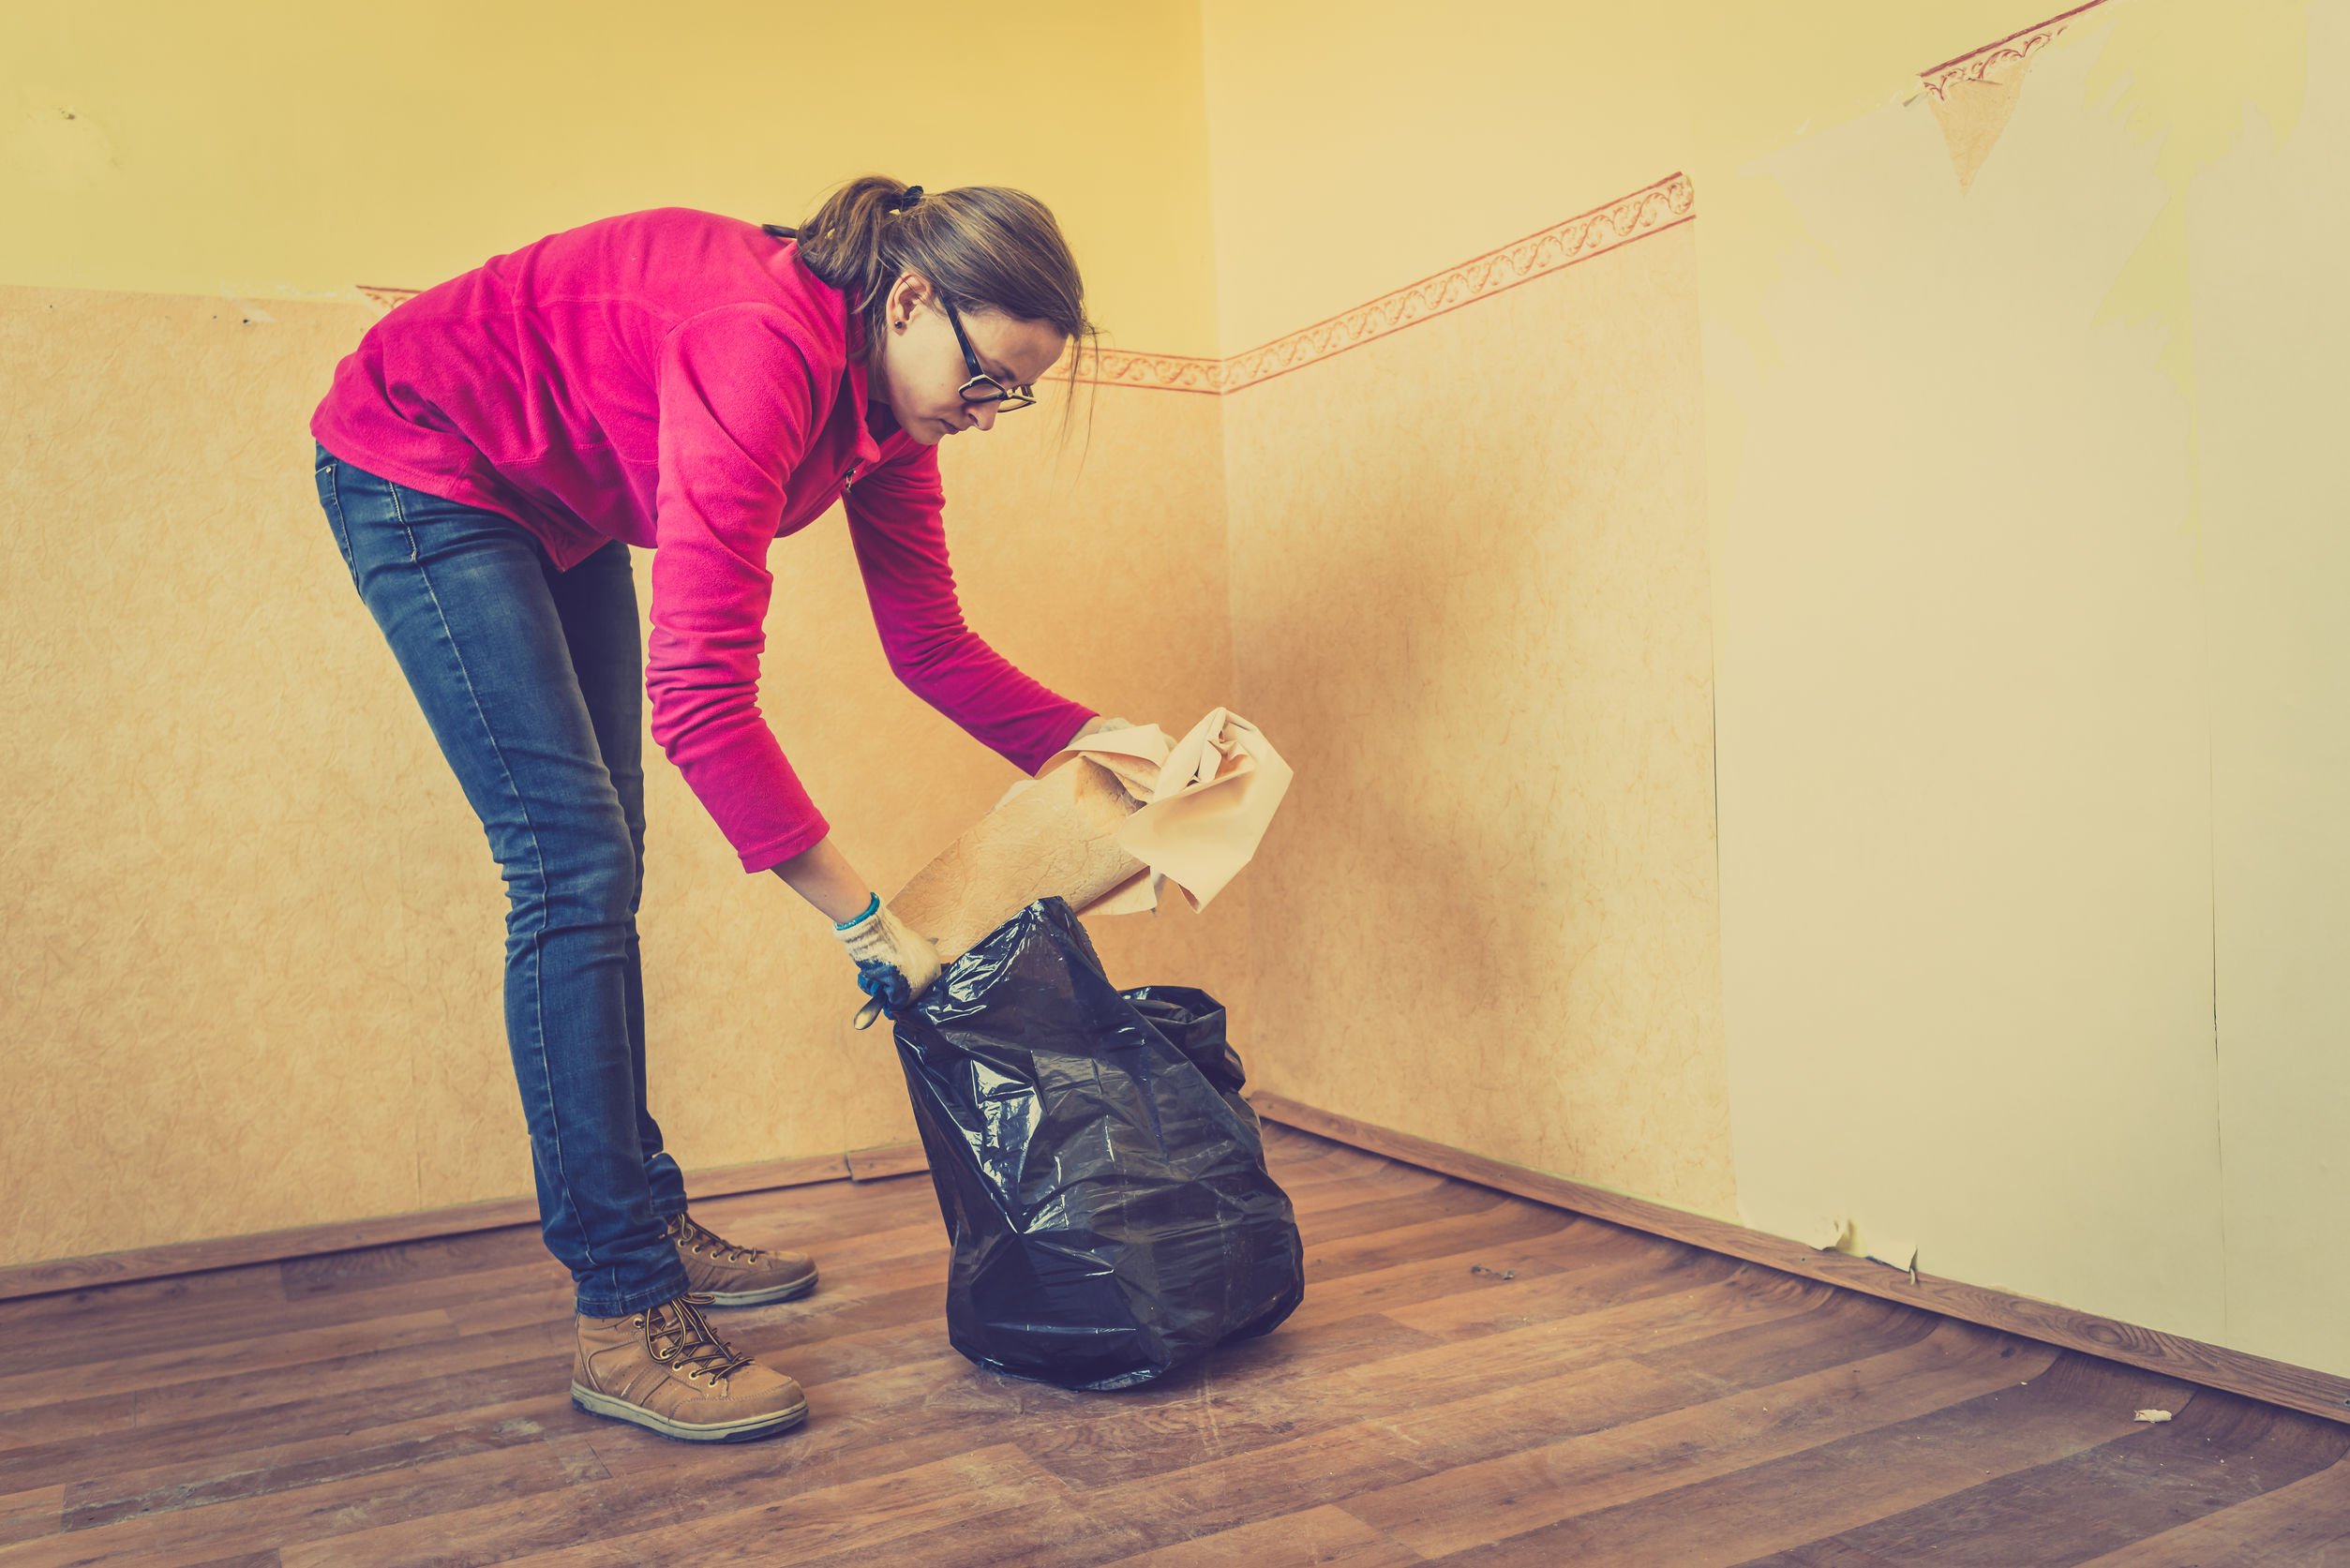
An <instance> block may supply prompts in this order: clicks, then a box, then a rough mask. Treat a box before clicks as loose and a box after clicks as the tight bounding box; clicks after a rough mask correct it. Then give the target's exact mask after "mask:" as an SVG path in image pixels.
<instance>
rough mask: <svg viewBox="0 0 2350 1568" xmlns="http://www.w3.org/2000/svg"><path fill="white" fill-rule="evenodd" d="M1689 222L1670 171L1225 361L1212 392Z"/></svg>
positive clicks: (1689, 199)
mask: <svg viewBox="0 0 2350 1568" xmlns="http://www.w3.org/2000/svg"><path fill="white" fill-rule="evenodd" d="M1696 216H1697V189H1696V187H1694V186H1692V185H1691V184H1690V183H1689V176H1688V175H1686V174H1684V173H1679V172H1674V173H1671V174H1668V175H1666V176H1665V177H1664V178H1663V179H1661V180H1659V181H1657V182H1656V183H1655V184H1654V185H1653V186H1650V187H1647V188H1646V189H1644V190H1636V191H1634V192H1633V193H1632V194H1631V195H1629V196H1619V197H1617V198H1616V199H1615V200H1614V201H1612V202H1608V203H1607V204H1605V205H1604V206H1598V207H1594V208H1593V209H1592V210H1591V211H1589V212H1587V213H1579V214H1578V215H1577V216H1575V217H1570V218H1568V219H1566V220H1565V221H1564V222H1563V223H1554V224H1552V225H1551V226H1550V227H1549V228H1548V229H1543V230H1539V231H1536V232H1534V233H1532V234H1529V235H1527V236H1526V237H1525V238H1524V239H1522V240H1513V241H1512V242H1510V243H1509V244H1508V245H1505V246H1501V247H1500V248H1499V249H1496V250H1489V251H1487V252H1486V253H1485V254H1484V255H1482V256H1478V257H1474V258H1473V259H1472V260H1470V261H1463V262H1461V263H1460V264H1459V266H1456V267H1449V268H1447V269H1445V270H1444V271H1443V272H1440V273H1438V274H1436V275H1435V276H1432V277H1424V278H1422V279H1420V280H1419V281H1418V282H1417V283H1412V284H1407V285H1406V286H1404V287H1403V288H1400V289H1398V290H1395V291H1393V292H1390V293H1385V294H1382V295H1380V296H1379V297H1378V298H1377V299H1375V300H1372V301H1371V302H1370V304H1368V305H1358V306H1355V308H1354V309H1352V310H1347V311H1342V312H1340V314H1338V315H1336V316H1333V317H1331V318H1329V319H1328V320H1327V321H1316V322H1315V323H1314V324H1313V325H1311V326H1310V327H1306V328H1303V329H1301V330H1300V331H1297V332H1293V333H1290V334H1288V335H1287V336H1281V337H1277V338H1275V339H1273V341H1272V342H1270V343H1267V344H1265V345H1264V346H1262V347H1260V348H1255V349H1249V350H1246V351H1242V352H1240V353H1237V354H1235V355H1233V356H1232V357H1231V358H1229V359H1227V360H1225V361H1224V362H1223V366H1222V375H1221V378H1220V386H1219V390H1220V391H1223V392H1238V391H1240V390H1241V389H1242V388H1244V387H1250V386H1255V385H1257V384H1258V383H1260V382H1263V381H1271V380H1272V379H1273V378H1274V377H1276V376H1285V375H1287V374H1288V373H1289V372H1290V371H1292V370H1296V369H1301V368H1303V367H1304V366H1308V365H1311V364H1313V363H1314V362H1315V361H1316V360H1323V359H1328V358H1329V357H1330V356H1331V355H1333V354H1340V353H1344V352H1345V351H1347V350H1349V349H1354V348H1359V347H1361V346H1362V345H1363V344H1365V343H1369V342H1370V341H1372V340H1373V339H1375V338H1380V337H1385V336H1387V335H1388V334H1390V333H1396V332H1401V331H1402V330H1403V329H1404V328H1405V327H1408V326H1416V325H1418V324H1419V323H1420V322H1422V321H1428V320H1429V319H1430V318H1432V317H1436V316H1442V315H1444V313H1445V312H1447V311H1452V310H1458V309H1459V308H1460V307H1461V306H1464V305H1473V304H1474V303H1475V302H1476V301H1478V300H1481V299H1489V298H1490V297H1491V296H1493V295H1495V294H1498V293H1500V292H1502V291H1504V290H1505V289H1514V288H1516V287H1517V286H1518V285H1519V284H1520V283H1527V282H1531V281H1533V280H1534V278H1537V277H1541V276H1544V275H1546V274H1549V273H1554V272H1559V271H1562V270H1564V269H1565V268H1567V267H1571V266H1574V265H1575V264H1576V263H1577V262H1579V261H1590V260H1591V259H1592V258H1593V257H1594V256H1600V255H1604V254H1606V253H1607V252H1608V251H1610V250H1615V249H1619V248H1621V247H1622V246H1627V245H1630V244H1631V243H1632V242H1633V241H1634V240H1639V239H1646V238H1647V237H1648V236H1649V235H1651V234H1655V233H1661V232H1663V231H1665V230H1667V229H1671V228H1675V227H1677V226H1679V225H1681V224H1684V223H1686V222H1688V221H1689V220H1690V219H1691V218H1693V217H1696Z"/></svg>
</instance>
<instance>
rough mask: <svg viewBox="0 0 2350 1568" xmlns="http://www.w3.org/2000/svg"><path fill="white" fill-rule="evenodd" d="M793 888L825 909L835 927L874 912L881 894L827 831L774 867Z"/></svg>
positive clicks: (827, 917) (777, 873)
mask: <svg viewBox="0 0 2350 1568" xmlns="http://www.w3.org/2000/svg"><path fill="white" fill-rule="evenodd" d="M771 869H772V870H773V872H774V873H775V874H776V875H777V876H779V877H781V878H783V880H784V881H785V882H786V883H788V884H789V885H790V887H791V889H792V891H794V892H796V893H798V894H799V895H800V896H801V898H803V899H806V900H807V901H808V902H809V903H812V904H814V905H816V908H818V909H819V910H822V911H823V913H824V918H826V919H828V920H831V922H832V923H833V924H834V925H835V926H839V925H841V924H843V923H847V924H850V925H854V924H855V923H856V922H857V921H858V920H859V919H860V918H862V917H863V916H865V915H867V914H869V913H871V912H872V904H873V901H874V900H875V899H876V897H878V896H879V895H878V894H876V892H875V891H874V889H873V884H872V883H870V882H867V881H866V880H865V879H864V878H863V877H862V876H861V875H859V874H858V873H857V868H856V867H855V866H852V865H850V864H849V863H848V857H847V856H846V855H844V854H842V853H841V852H840V849H839V847H838V846H837V845H835V844H833V843H832V837H831V834H829V833H828V834H826V835H825V836H824V837H823V838H822V839H820V840H818V841H817V842H816V844H814V845H813V846H811V847H810V848H807V849H804V850H802V851H801V852H800V853H799V854H797V855H795V856H793V857H792V858H791V859H788V860H786V861H784V862H783V863H781V864H780V865H777V866H774V867H772V868H771Z"/></svg>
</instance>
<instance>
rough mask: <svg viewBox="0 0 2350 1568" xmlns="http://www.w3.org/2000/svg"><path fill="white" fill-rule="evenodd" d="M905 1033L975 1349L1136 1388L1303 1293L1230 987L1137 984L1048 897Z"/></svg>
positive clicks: (904, 1059) (1092, 1382)
mask: <svg viewBox="0 0 2350 1568" xmlns="http://www.w3.org/2000/svg"><path fill="white" fill-rule="evenodd" d="M896 1035H897V1046H898V1060H899V1064H900V1065H901V1066H902V1067H904V1068H905V1069H906V1087H907V1089H908V1090H910V1091H911V1092H912V1095H913V1098H914V1119H915V1121H916V1123H917V1124H918V1125H919V1126H920V1127H921V1135H922V1147H923V1149H924V1151H925V1152H927V1154H928V1155H929V1157H930V1176H931V1182H932V1184H933V1185H934V1186H935V1187H936V1188H937V1192H938V1206H939V1209H940V1210H941V1212H942V1213H943V1214H944V1216H945V1218H946V1221H947V1234H948V1236H949V1237H950V1239H951V1240H952V1242H953V1244H954V1259H953V1263H952V1266H951V1271H950V1274H949V1276H948V1283H947V1338H948V1341H949V1342H950V1344H952V1345H953V1346H954V1348H955V1349H956V1350H958V1351H962V1352H963V1353H964V1354H965V1356H968V1357H969V1358H970V1359H971V1360H973V1361H975V1362H977V1363H978V1364H979V1365H980V1366H986V1367H991V1368H994V1369H995V1370H996V1371H1000V1372H1008V1373H1010V1374H1011V1375H1012V1376H1014V1377H1019V1378H1028V1379H1033V1380H1037V1381H1044V1382H1053V1383H1058V1384H1060V1385H1062V1386H1064V1387H1070V1388H1084V1389H1113V1388H1126V1387H1130V1386H1131V1385H1133V1384H1136V1383H1142V1382H1147V1381H1150V1380H1151V1379H1153V1378H1157V1377H1160V1376H1161V1375H1162V1374H1164V1373H1166V1372H1169V1371H1171V1370H1173V1369H1174V1368H1175V1367H1176V1366H1181V1365H1183V1364H1185V1363H1186V1362H1189V1361H1190V1360H1192V1359H1194V1358H1195V1357H1197V1356H1199V1355H1201V1354H1203V1353H1204V1352H1205V1351H1208V1350H1209V1349H1211V1348H1212V1347H1214V1346H1216V1345H1218V1344H1220V1343H1222V1342H1223V1341H1225V1340H1228V1339H1244V1338H1249V1337H1253V1336H1256V1335H1260V1334H1265V1333H1268V1332H1270V1331H1271V1330H1272V1329H1273V1328H1274V1327H1275V1326H1276V1325H1277V1324H1279V1323H1280V1322H1281V1320H1282V1319H1284V1318H1286V1317H1288V1316H1289V1315H1290V1313H1291V1312H1292V1311H1294V1310H1295V1308H1296V1307H1297V1304H1298V1302H1299V1301H1300V1300H1301V1299H1303V1297H1304V1295H1305V1266H1304V1254H1303V1250H1302V1248H1301V1247H1300V1245H1299V1242H1298V1236H1297V1220H1296V1217H1295V1214H1294V1213H1293V1212H1292V1211H1291V1208H1290V1203H1289V1197H1288V1195H1287V1194H1286V1193H1284V1192H1282V1191H1281V1189H1280V1187H1278V1186H1276V1185H1275V1183H1274V1181H1273V1178H1272V1177H1271V1176H1270V1175H1269V1174H1267V1173H1266V1172H1265V1142H1264V1135H1263V1132H1262V1129H1261V1128H1260V1127H1259V1125H1258V1121H1257V1114H1256V1112H1255V1110H1254V1109H1253V1108H1251V1107H1250V1105H1249V1103H1248V1102H1247V1101H1246V1100H1243V1099H1242V1098H1240V1093H1239V1090H1240V1085H1241V1082H1242V1076H1243V1075H1242V1071H1241V1066H1240V1057H1239V1056H1238V1054H1237V1053H1235V1052H1234V1050H1233V1049H1232V1046H1231V1045H1230V1044H1229V1043H1228V1042H1227V1041H1226V1040H1225V1038H1224V1009H1223V1006H1222V1004H1220V1003H1219V1002H1218V1001H1217V1000H1216V999H1215V998H1214V997H1212V996H1210V995H1208V994H1207V993H1205V992H1203V991H1195V990H1192V989H1190V988H1189V987H1185V986H1165V985H1146V986H1139V987H1136V988H1135V989H1133V990H1130V991H1120V990H1118V989H1117V988H1116V987H1115V986H1113V985H1112V984H1111V983H1110V981H1109V979H1108V978H1107V977H1106V976H1105V975H1103V973H1102V970H1101V961H1100V958H1099V957H1098V956H1097V955H1096V954H1095V952H1094V948H1093V943H1092V941H1091V940H1090V939H1089V938H1088V937H1087V936H1086V934H1085V927H1084V926H1082V925H1080V924H1079V923H1078V920H1077V917H1076V916H1075V915H1074V914H1072V913H1071V912H1070V907H1069V904H1068V902H1067V901H1066V900H1063V899H1060V898H1045V899H1040V900H1038V901H1037V902H1036V903H1031V904H1029V905H1028V906H1027V907H1026V908H1025V909H1023V910H1022V911H1021V912H1020V913H1019V914H1017V915H1015V916H1013V917H1012V918H1010V919H1009V920H1006V921H1005V922H1004V923H1003V924H1002V925H1000V926H997V927H996V928H995V930H994V931H992V932H990V933H988V934H987V935H986V936H985V937H983V938H981V939H980V943H979V945H978V946H976V947H974V948H971V950H970V951H968V952H966V953H965V954H964V955H963V956H962V957H961V958H959V959H957V960H956V961H955V962H954V963H950V964H949V965H948V966H947V969H946V971H945V973H943V974H942V975H940V976H939V978H938V979H937V981H936V983H934V984H933V985H932V986H931V988H930V989H929V990H928V991H926V992H924V993H922V995H921V999H920V1000H919V1001H917V1002H916V1003H915V1004H914V1005H913V1006H912V1007H911V1008H906V1009H904V1011H903V1012H902V1013H900V1014H898V1015H897V1029H896Z"/></svg>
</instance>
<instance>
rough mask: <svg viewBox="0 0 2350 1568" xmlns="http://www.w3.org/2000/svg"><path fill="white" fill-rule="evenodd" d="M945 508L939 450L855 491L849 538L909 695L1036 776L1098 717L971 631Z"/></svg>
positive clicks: (881, 472)
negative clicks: (958, 590) (951, 557)
mask: <svg viewBox="0 0 2350 1568" xmlns="http://www.w3.org/2000/svg"><path fill="white" fill-rule="evenodd" d="M945 504H946V492H945V488H944V486H943V485H941V484H940V483H939V478H938V449H937V448H936V446H928V447H924V448H922V449H921V451H920V452H919V453H917V454H916V455H913V456H910V457H906V458H904V459H901V460H899V461H897V462H894V463H890V464H886V465H884V466H882V467H880V468H876V469H875V470H872V471H870V472H869V473H867V474H865V475H864V476H863V477H861V478H860V479H859V480H858V481H857V482H856V483H855V484H854V485H851V486H850V487H849V491H848V496H847V500H846V510H847V513H848V536H849V541H850V543H851V544H852V545H854V546H855V548H856V551H857V568H858V570H859V571H860V572H861V573H862V574H863V575H864V579H865V596H866V598H867V599H868V600H869V601H870V602H871V603H872V605H873V622H874V626H875V628H876V630H877V631H879V633H880V634H881V647H882V651H883V652H884V653H886V654H887V655H888V656H889V660H890V668H891V670H892V671H893V672H895V674H896V675H897V678H898V679H900V680H901V681H903V682H905V684H906V689H907V690H908V691H910V692H912V693H913V694H915V695H916V696H919V697H921V699H922V700H923V701H924V702H927V703H929V704H930V705H931V706H932V707H933V708H935V709H937V710H938V711H939V712H941V713H943V714H945V715H946V716H947V717H948V718H950V719H952V720H953V721H954V722H955V723H956V724H960V725H961V726H962V727H963V729H964V730H965V732H966V733H967V734H969V735H970V737H971V738H972V739H975V740H977V741H979V742H980V744H981V745H983V746H985V747H987V748H988V749H989V750H990V751H993V752H995V754H997V755H998V756H1001V757H1002V758H1003V759H1004V760H1005V761H1007V762H1009V763H1010V764H1011V765H1012V766H1013V767H1014V768H1017V769H1020V770H1021V771H1022V772H1023V773H1027V774H1030V775H1033V774H1034V773H1035V772H1036V770H1037V769H1038V768H1039V767H1040V765H1041V764H1042V763H1043V761H1044V759H1045V758H1046V757H1049V756H1051V755H1052V754H1054V753H1055V752H1057V751H1059V750H1060V749H1061V748H1062V747H1063V746H1065V745H1067V744H1068V743H1069V739H1070V737H1071V736H1073V735H1075V734H1076V733H1077V731H1078V730H1079V729H1081V728H1083V727H1084V726H1085V722H1086V721H1087V720H1089V719H1091V718H1093V717H1094V710H1093V709H1090V708H1087V707H1085V705H1084V704H1082V703H1076V702H1071V701H1070V699H1069V698H1067V697H1064V696H1061V695H1060V694H1057V693H1055V692H1053V691H1051V690H1048V689H1047V688H1046V687H1044V686H1043V685H1041V684H1040V683H1039V682H1037V681H1036V680H1034V679H1030V678H1029V677H1027V676H1025V675H1024V674H1022V673H1021V672H1020V671H1019V670H1018V669H1017V668H1015V667H1014V666H1013V665H1012V664H1011V662H1010V660H1008V659H1006V658H1005V657H1004V656H1003V655H1002V654H1000V653H998V652H996V651H995V650H994V649H993V648H990V647H989V646H988V645H987V644H986V643H985V642H983V641H981V640H980V636H979V635H978V634H977V633H975V632H973V631H972V630H971V629H970V628H969V627H968V626H965V624H964V622H963V608H962V605H960V603H959V602H958V601H957V600H956V598H955V585H954V570H953V568H952V566H951V565H950V564H949V562H948V560H947V535H946V529H945V525H944V522H943V521H942V514H943V512H944V509H945Z"/></svg>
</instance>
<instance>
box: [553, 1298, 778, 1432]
mask: <svg viewBox="0 0 2350 1568" xmlns="http://www.w3.org/2000/svg"><path fill="white" fill-rule="evenodd" d="M705 1300H706V1298H705V1297H702V1296H699V1295H695V1294H693V1293H691V1292H688V1293H687V1294H685V1295H681V1296H675V1297H672V1298H671V1299H670V1300H667V1301H665V1302H663V1303H661V1304H660V1305H659V1306H657V1307H647V1308H646V1309H645V1310H643V1311H641V1312H629V1313H623V1314H622V1315H621V1316H620V1317H617V1318H591V1317H589V1316H587V1315H586V1314H585V1313H578V1314H575V1317H576V1324H577V1330H578V1341H579V1353H578V1355H577V1357H576V1359H575V1360H574V1361H573V1362H572V1367H571V1402H572V1403H573V1404H575V1405H576V1406H578V1407H579V1408H580V1409H581V1410H583V1411H587V1412H588V1413H589V1414H591V1415H606V1416H610V1417H612V1418H613V1419H614V1420H616V1421H633V1422H635V1423H636V1425H637V1426H646V1427H650V1428H651V1429H652V1430H653V1431H656V1432H659V1433H660V1434H661V1435H662V1436H664V1437H670V1438H682V1439H684V1440H685V1441H688V1442H744V1441H749V1440H750V1439H753V1438H764V1437H769V1436H771V1435H773V1434H774V1433H777V1432H782V1431H787V1430H789V1429H790V1428H791V1427H794V1426H799V1425H800V1424H801V1422H802V1421H805V1420H807V1419H808V1396H807V1395H806V1394H804V1393H802V1392H801V1387H800V1385H799V1384H798V1383H797V1382H795V1381H792V1380H791V1379H790V1378H787V1377H786V1376H785V1375H784V1374H783V1373H781V1372H778V1371H775V1370H774V1369H773V1368H771V1367H767V1366H760V1365H759V1364H758V1363H757V1362H756V1361H753V1360H752V1359H751V1358H750V1357H749V1356H747V1355H738V1354H736V1353H735V1352H734V1351H731V1350H729V1349H727V1348H726V1342H725V1341H724V1340H722V1339H720V1338H719V1337H718V1336H717V1335H715V1334H713V1333H712V1332H711V1327H710V1324H709V1323H708V1322H705V1321H704V1320H703V1317H702V1313H701V1308H702V1305H703V1303H704V1301H705Z"/></svg>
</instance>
